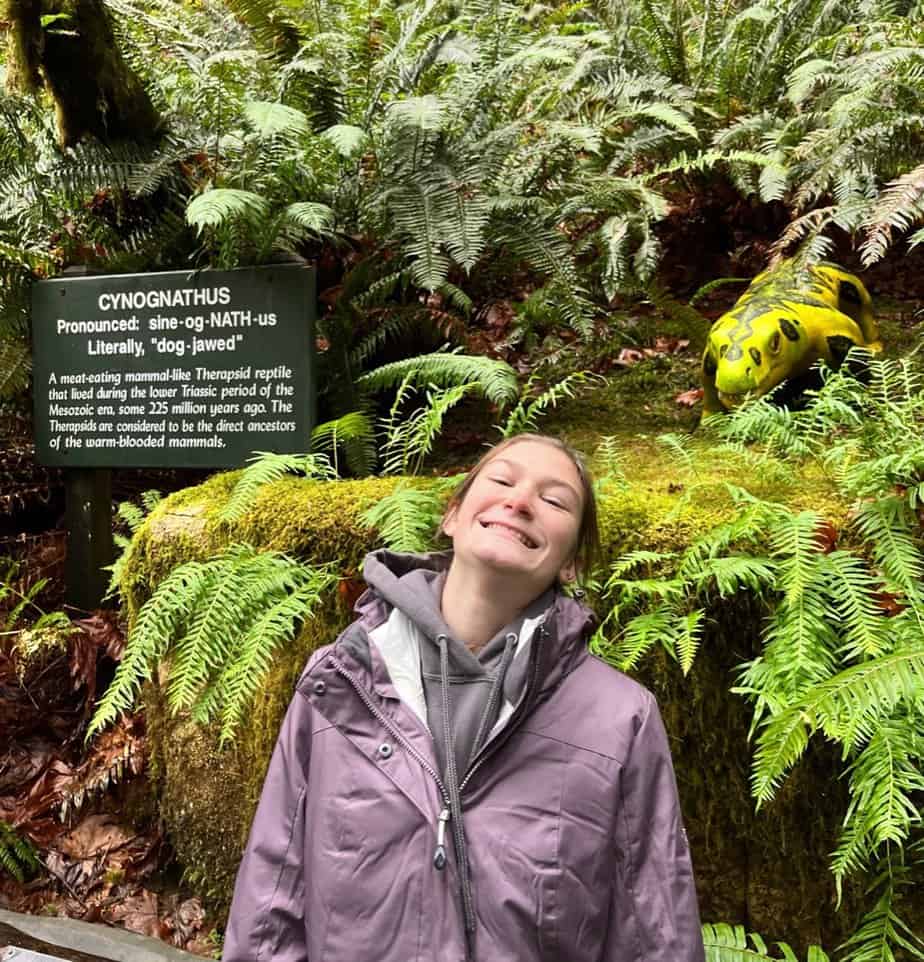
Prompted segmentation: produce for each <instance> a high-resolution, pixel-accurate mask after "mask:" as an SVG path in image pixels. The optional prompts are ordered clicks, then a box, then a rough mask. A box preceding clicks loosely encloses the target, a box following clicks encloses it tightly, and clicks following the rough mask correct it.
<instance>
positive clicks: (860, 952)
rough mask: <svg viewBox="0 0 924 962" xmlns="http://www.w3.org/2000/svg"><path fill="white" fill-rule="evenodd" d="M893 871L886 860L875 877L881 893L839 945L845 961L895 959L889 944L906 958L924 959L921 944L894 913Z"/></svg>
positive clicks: (892, 961) (884, 961) (895, 886)
mask: <svg viewBox="0 0 924 962" xmlns="http://www.w3.org/2000/svg"><path fill="white" fill-rule="evenodd" d="M895 874H896V873H895V870H894V869H893V868H892V866H891V865H889V864H888V863H887V862H886V863H885V869H884V871H883V872H882V873H880V875H879V878H878V882H879V887H880V888H881V894H880V895H879V897H878V899H877V900H876V903H875V904H874V905H873V907H872V908H871V909H870V910H869V911H868V912H867V913H866V914H865V915H864V916H863V918H862V919H861V920H860V924H859V925H858V926H857V929H856V931H855V932H854V933H853V935H851V936H850V938H849V939H847V941H846V942H845V943H844V944H843V946H841V948H842V949H845V950H846V955H845V956H844V958H845V959H847V960H849V962H896V956H895V953H894V951H893V946H898V947H899V948H901V949H904V951H905V952H906V953H907V954H908V957H910V958H913V959H924V944H922V942H921V940H920V939H919V938H918V937H917V936H916V935H915V933H914V932H913V931H912V930H911V928H910V926H909V925H908V924H907V923H906V922H904V921H903V920H902V919H901V918H900V917H899V915H898V912H897V909H896V905H895V902H896V895H897V891H898V881H897V879H896V878H895V877H894V876H895ZM883 878H884V879H885V881H884V883H883V881H882V880H883Z"/></svg>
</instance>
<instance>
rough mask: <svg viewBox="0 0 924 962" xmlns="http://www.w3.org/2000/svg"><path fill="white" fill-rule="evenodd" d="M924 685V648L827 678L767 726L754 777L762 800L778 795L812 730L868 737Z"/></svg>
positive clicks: (843, 738) (844, 739)
mask: <svg viewBox="0 0 924 962" xmlns="http://www.w3.org/2000/svg"><path fill="white" fill-rule="evenodd" d="M922 686H924V647H919V648H912V649H910V650H904V651H898V652H895V653H893V654H889V655H884V656H882V657H881V658H875V659H872V660H870V661H866V662H863V663H862V664H860V665H854V666H853V667H851V668H847V669H845V670H844V671H841V672H839V673H838V674H836V675H834V676H833V677H831V678H827V679H825V680H824V681H822V682H820V683H819V684H817V685H814V686H813V687H812V688H810V689H809V690H808V691H806V692H804V693H803V694H802V696H801V698H800V699H799V700H798V702H797V703H795V704H794V705H793V706H792V707H790V708H788V709H786V710H785V711H783V712H781V713H780V714H778V715H777V716H776V717H774V718H771V719H769V720H768V721H767V722H766V724H765V726H764V727H763V729H762V731H761V733H760V736H759V739H758V748H757V752H756V755H755V760H754V771H753V777H752V784H753V792H754V796H755V798H756V799H757V801H758V804H762V803H763V802H765V801H768V800H769V799H770V798H772V797H773V794H774V793H775V791H776V788H777V787H778V785H779V782H780V780H781V778H782V776H783V774H784V773H785V772H786V771H788V770H789V769H790V768H791V767H792V765H794V764H795V762H796V761H797V760H798V758H799V757H800V756H801V754H802V752H803V751H804V750H805V747H806V745H807V744H808V738H809V734H810V733H811V732H812V731H815V730H817V729H822V730H823V731H824V732H825V734H826V735H827V736H828V737H829V738H836V739H837V740H838V741H840V742H841V743H842V744H844V745H846V746H847V747H853V746H854V745H856V744H858V743H862V742H865V741H867V740H869V739H870V738H871V737H872V735H873V733H874V732H875V730H876V727H877V726H878V725H879V724H881V721H882V719H883V718H884V717H886V716H888V715H890V714H891V712H892V711H893V709H894V708H895V707H896V706H897V705H899V704H900V703H903V702H906V703H909V704H910V703H912V702H914V701H916V700H917V699H918V698H919V697H920V691H921V688H922Z"/></svg>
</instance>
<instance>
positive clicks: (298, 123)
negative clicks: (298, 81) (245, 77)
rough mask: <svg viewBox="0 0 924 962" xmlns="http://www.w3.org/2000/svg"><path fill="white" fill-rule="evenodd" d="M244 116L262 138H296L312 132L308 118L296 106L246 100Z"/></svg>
mask: <svg viewBox="0 0 924 962" xmlns="http://www.w3.org/2000/svg"><path fill="white" fill-rule="evenodd" d="M243 108H244V117H245V118H246V120H247V122H248V123H249V124H250V126H251V127H253V129H254V130H255V131H256V133H257V135H258V136H259V137H260V139H261V140H269V139H270V138H272V137H283V138H286V139H292V140H295V139H297V138H298V137H304V136H307V135H308V134H310V133H311V124H310V123H309V121H308V118H307V117H306V116H305V114H303V113H302V112H301V111H300V110H298V109H296V108H295V107H289V106H287V105H286V104H280V103H273V102H271V101H267V100H245V101H244V104H243Z"/></svg>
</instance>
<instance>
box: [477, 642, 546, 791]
mask: <svg viewBox="0 0 924 962" xmlns="http://www.w3.org/2000/svg"><path fill="white" fill-rule="evenodd" d="M537 632H538V635H539V641H538V644H537V645H536V654H535V659H534V661H533V673H532V675H531V676H530V679H529V682H528V683H527V685H526V690H525V691H524V692H523V705H524V706H525V705H526V704H527V703H528V701H529V696H530V695H531V694H532V692H533V691H534V690H535V688H536V681H537V679H538V677H539V658H540V656H541V655H542V641H543V639H544V638H545V636H546V633H547V632H546V627H545V625H544V624H541V625H539V627H538V629H537ZM524 710H525V708H524ZM514 721H515V719H514V717H511V718H510V721H509V722H508V723H507V726H506V728H505V729H504V731H503V735H502V736H501V737H499V738H497V739H496V740H495V742H494V744H493V745H491V744H490V743H488V745H485V747H484V749H483V750H482V753H481V754H480V755H479V756H478V758H476V759H475V761H474V763H473V764H472V765H471V767H470V768H469V770H468V771H467V772H466V773H465V777H464V778H463V779H462V784H461V785H459V794H461V793H462V792H463V791H464V790H465V786H466V785H468V783H469V782H470V781H471V779H472V776H473V775H474V774H475V773H476V772H477V771H478V769H479V768H481V766H482V765H483V764H484V763H485V762H486V761H488V760H489V759H491V758H493V757H494V756H495V755H496V754H497V753H498V751H500V749H501V748H502V747H503V746H504V745H506V744H507V741H508V740H509V738H510V736H511V735H512V734H513V730H514V729H515V728H516V727H517V726H516V724H514ZM488 748H490V749H491V750H490V751H487V749H488Z"/></svg>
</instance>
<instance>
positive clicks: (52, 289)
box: [32, 264, 316, 468]
mask: <svg viewBox="0 0 924 962" xmlns="http://www.w3.org/2000/svg"><path fill="white" fill-rule="evenodd" d="M32 318H33V320H32V330H33V351H34V369H33V384H34V394H35V436H36V454H37V456H38V459H39V461H40V462H41V463H43V464H47V465H53V466H57V467H100V468H102V467H203V468H208V467H216V468H217V467H234V466H237V465H241V464H243V463H244V461H245V460H246V459H247V458H248V457H249V456H250V455H251V453H252V452H253V451H276V452H280V453H294V452H300V451H307V450H308V439H309V435H310V432H311V428H312V420H313V410H314V397H315V393H316V391H315V385H314V376H313V369H314V366H313V358H314V320H315V275H314V270H313V269H312V268H310V267H307V266H302V265H296V264H286V265H273V266H270V267H259V268H249V269H242V270H234V271H196V272H190V271H173V272H169V273H160V274H119V275H108V276H89V277H78V278H57V279H55V280H50V281H40V282H39V283H37V284H36V285H35V288H34V292H33V299H32Z"/></svg>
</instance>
